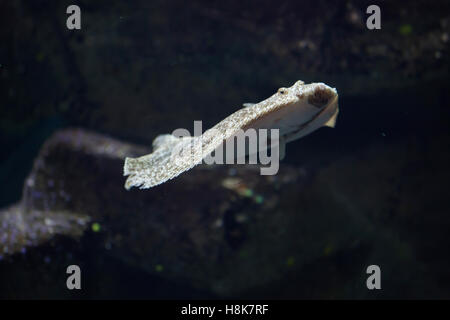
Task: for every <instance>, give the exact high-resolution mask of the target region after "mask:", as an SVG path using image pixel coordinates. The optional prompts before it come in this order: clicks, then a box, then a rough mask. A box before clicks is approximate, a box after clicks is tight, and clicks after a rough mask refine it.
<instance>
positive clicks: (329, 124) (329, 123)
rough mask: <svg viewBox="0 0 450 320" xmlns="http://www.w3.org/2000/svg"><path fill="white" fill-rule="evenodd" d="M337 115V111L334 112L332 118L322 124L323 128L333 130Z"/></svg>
mask: <svg viewBox="0 0 450 320" xmlns="http://www.w3.org/2000/svg"><path fill="white" fill-rule="evenodd" d="M338 113H339V110H336V112H335V113H334V114H333V116H332V117H331V118H330V119H329V120H328V121H327V122H326V123H325V124H324V126H325V127H330V128H334V127H335V126H336V119H337V115H338Z"/></svg>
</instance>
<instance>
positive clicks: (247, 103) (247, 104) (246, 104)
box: [242, 102, 256, 108]
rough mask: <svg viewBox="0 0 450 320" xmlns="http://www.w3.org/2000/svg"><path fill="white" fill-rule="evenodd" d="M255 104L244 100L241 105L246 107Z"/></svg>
mask: <svg viewBox="0 0 450 320" xmlns="http://www.w3.org/2000/svg"><path fill="white" fill-rule="evenodd" d="M255 104H256V103H250V102H246V103H243V104H242V105H243V106H244V107H246V108H248V107H251V106H253V105H255Z"/></svg>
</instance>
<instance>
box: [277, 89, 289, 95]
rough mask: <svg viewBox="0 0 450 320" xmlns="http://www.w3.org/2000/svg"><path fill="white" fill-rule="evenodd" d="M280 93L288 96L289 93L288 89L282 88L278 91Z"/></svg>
mask: <svg viewBox="0 0 450 320" xmlns="http://www.w3.org/2000/svg"><path fill="white" fill-rule="evenodd" d="M278 93H279V94H286V93H287V89H286V88H280V89H278Z"/></svg>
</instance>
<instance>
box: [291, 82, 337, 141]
mask: <svg viewBox="0 0 450 320" xmlns="http://www.w3.org/2000/svg"><path fill="white" fill-rule="evenodd" d="M330 91H332V92H333V93H334V96H333V97H332V98H331V100H329V101H328V102H327V104H326V105H325V107H323V109H322V110H320V112H318V113H316V114H315V115H314V116H313V117H312V118H311V119H309V120H308V121H306V122H304V123H302V124H301V125H300V126H299V127H298V129H297V130H295V131H294V132H291V133H289V134H288V135H286V136H285V139H286V141H289V140H290V138H291V137H293V136H297V135H298V134H299V133H300V132H301V131H303V130H306V129H308V127H309V126H310V125H311V124H312V123H314V122H315V121H316V120H317V119H319V118H320V117H321V116H323V115H324V114H325V113H327V112H329V111H330V108H336V110H335V111H334V112H333V113H332V115H331V116H330V117H328V118H326V120H325V121H324V123H326V122H327V121H328V119H331V118H332V117H333V116H335V115H337V113H338V112H339V107H338V104H337V100H338V97H339V96H338V94H337V93H336V92H335V91H334V90H332V89H331V90H330ZM313 131H314V130H313Z"/></svg>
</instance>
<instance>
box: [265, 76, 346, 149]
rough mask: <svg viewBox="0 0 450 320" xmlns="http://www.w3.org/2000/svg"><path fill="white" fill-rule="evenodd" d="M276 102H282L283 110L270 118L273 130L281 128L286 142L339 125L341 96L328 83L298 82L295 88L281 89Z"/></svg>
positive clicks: (274, 111)
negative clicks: (339, 98)
mask: <svg viewBox="0 0 450 320" xmlns="http://www.w3.org/2000/svg"><path fill="white" fill-rule="evenodd" d="M273 98H274V99H279V107H278V108H277V109H276V110H273V114H271V116H270V117H271V118H272V119H273V124H272V125H271V127H274V128H279V129H280V135H281V136H284V138H285V140H286V142H289V141H292V140H296V139H299V138H301V137H303V136H305V135H307V134H309V133H311V132H313V131H315V130H317V129H319V128H320V127H323V126H328V127H334V126H335V124H336V118H337V115H338V113H339V106H338V93H337V91H336V89H335V88H332V87H330V86H328V85H326V84H324V83H321V82H320V83H310V84H305V83H304V82H303V81H297V82H296V83H295V84H294V85H293V86H292V87H289V88H280V89H278V92H277V93H276V94H275V95H274V96H273Z"/></svg>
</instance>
